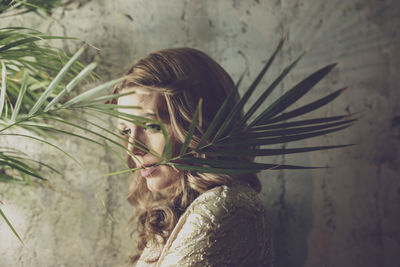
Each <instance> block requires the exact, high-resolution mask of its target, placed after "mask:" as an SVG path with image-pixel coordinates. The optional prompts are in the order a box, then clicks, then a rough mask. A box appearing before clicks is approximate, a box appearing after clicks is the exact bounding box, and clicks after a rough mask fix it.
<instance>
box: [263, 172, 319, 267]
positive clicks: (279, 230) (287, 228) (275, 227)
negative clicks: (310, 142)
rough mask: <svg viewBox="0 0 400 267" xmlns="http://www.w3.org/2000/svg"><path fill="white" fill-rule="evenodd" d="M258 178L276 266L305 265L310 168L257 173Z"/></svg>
mask: <svg viewBox="0 0 400 267" xmlns="http://www.w3.org/2000/svg"><path fill="white" fill-rule="evenodd" d="M260 180H261V182H262V185H263V192H262V193H261V194H262V195H261V198H262V201H263V204H264V206H265V207H266V210H267V214H268V217H269V223H270V227H271V230H272V233H273V239H274V253H275V267H299V266H304V264H305V262H306V259H307V253H308V251H307V250H308V247H307V245H308V244H307V237H308V234H309V233H310V231H311V227H312V217H313V215H312V195H313V183H312V174H311V171H310V170H302V171H271V172H269V173H268V172H267V173H265V174H264V175H260Z"/></svg>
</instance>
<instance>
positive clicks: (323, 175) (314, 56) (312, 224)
mask: <svg viewBox="0 0 400 267" xmlns="http://www.w3.org/2000/svg"><path fill="white" fill-rule="evenodd" d="M399 15H400V3H399V2H398V1H396V0H386V1H385V0H381V1H378V0H336V1H329V2H328V1H323V0H302V1H301V0H265V1H263V0H246V1H237V0H232V1H229V0H220V1H205V0H203V1H201V0H188V1H183V0H170V1H156V0H146V1H143V0H130V1H129V0H114V1H105V0H97V1H95V0H92V1H81V4H80V5H78V1H77V2H76V3H73V4H71V5H70V6H69V7H68V8H67V9H65V10H60V11H58V12H55V13H54V14H53V18H49V19H44V20H38V19H37V18H35V17H32V16H24V17H19V18H18V19H16V20H13V21H12V22H10V21H7V22H5V20H3V23H4V25H5V24H7V25H10V24H12V25H15V26H16V25H25V26H31V27H35V28H38V29H41V30H43V31H46V32H49V33H54V34H66V35H70V36H77V37H80V38H82V39H84V40H87V41H88V42H89V43H91V44H93V45H94V46H96V47H98V48H99V49H100V51H96V50H94V49H92V50H90V51H89V52H88V53H86V55H85V60H86V61H88V62H89V61H91V60H97V61H99V62H100V63H101V64H100V67H99V72H100V73H101V74H102V75H103V77H104V78H111V77H116V76H117V75H119V74H120V73H121V72H122V71H123V70H125V69H126V68H127V67H128V66H129V65H130V64H131V63H133V62H134V61H135V60H136V59H138V58H140V57H142V56H144V55H146V54H147V53H149V52H151V51H154V50H158V49H162V48H166V47H180V46H189V47H194V48H198V49H201V50H203V51H205V52H207V53H208V54H210V55H211V56H212V57H213V58H215V59H216V60H217V61H218V62H220V63H221V64H222V65H223V66H224V67H225V68H226V69H227V70H228V72H229V73H230V74H231V75H232V76H233V77H234V79H237V78H238V77H239V75H240V74H241V73H242V72H243V71H244V70H245V69H246V68H247V69H248V74H247V75H246V80H245V81H244V85H248V84H249V83H250V82H251V80H252V79H253V78H254V77H255V76H256V75H257V72H258V71H259V69H260V68H261V66H262V65H263V63H264V62H265V59H266V58H267V57H268V56H269V55H270V53H271V51H272V49H273V48H274V47H275V46H276V44H277V42H278V40H279V39H280V37H281V36H283V35H287V36H288V42H287V44H286V45H285V48H284V51H283V53H281V54H280V55H279V57H278V58H277V60H276V63H275V65H274V68H273V70H271V72H270V73H269V74H268V75H267V77H266V78H265V82H264V84H263V85H264V87H265V86H266V85H268V84H269V83H270V81H271V79H273V78H274V77H275V76H276V75H277V74H278V73H279V72H280V71H282V70H283V68H284V67H285V66H287V65H288V64H289V62H291V61H292V60H294V59H295V58H296V57H297V56H298V55H299V54H300V53H301V52H302V51H303V50H304V49H306V50H307V51H308V52H307V54H306V56H305V57H304V59H302V61H301V62H300V63H299V65H298V66H297V67H296V69H295V70H294V71H293V72H292V74H291V75H290V76H289V77H288V78H287V79H286V80H285V81H284V82H283V83H282V85H281V86H280V88H279V90H277V92H276V93H275V95H274V96H273V97H276V96H278V95H280V94H282V93H283V92H284V90H287V89H288V88H290V86H291V85H294V84H295V83H296V82H297V81H299V80H300V79H301V78H304V77H305V75H307V74H309V73H310V72H311V71H313V70H315V69H316V68H318V67H321V66H324V65H326V64H329V63H332V62H339V65H338V66H337V67H336V69H335V70H334V71H333V72H332V73H331V74H330V75H329V76H328V77H327V79H326V80H325V81H323V82H322V83H320V84H318V86H316V88H315V89H314V90H313V91H312V93H311V94H310V95H309V96H307V97H306V98H305V99H304V102H303V103H306V102H308V101H310V100H311V99H316V98H317V97H321V96H323V95H326V94H328V93H330V92H332V91H333V90H336V89H339V88H341V87H345V86H349V88H348V89H347V91H346V92H345V93H344V94H343V95H342V96H341V97H340V98H339V99H338V100H337V101H336V102H335V103H333V104H331V105H329V106H328V107H326V108H324V109H323V110H321V111H318V112H317V114H316V115H322V116H331V115H340V114H346V113H352V112H361V113H360V120H359V122H357V124H356V125H354V126H353V127H351V128H350V129H347V130H345V131H343V132H342V133H337V134H333V135H328V136H325V137H320V138H317V139H314V140H309V141H304V142H302V143H299V144H293V145H292V144H291V145H288V146H289V147H290V146H293V147H294V146H295V145H321V144H324V145H325V144H346V143H355V144H357V146H354V147H351V148H346V149H341V150H337V151H325V152H320V153H318V152H317V153H312V154H304V155H295V156H290V157H289V156H286V157H283V158H282V157H274V158H265V159H260V160H264V161H269V162H282V161H283V162H286V163H292V164H307V165H317V166H321V165H322V166H325V165H328V166H330V167H331V168H329V169H323V170H313V171H271V172H264V173H262V175H260V177H261V179H262V181H263V186H264V189H263V193H262V199H263V202H264V203H265V206H266V207H267V210H268V212H269V214H270V219H271V224H272V228H273V231H274V235H275V246H276V254H277V264H276V265H277V266H279V267H290V266H307V267H319V266H329V267H331V266H332V267H336V266H363V267H364V266H365V267H369V266H390V267H391V266H399V262H400V256H399V255H400V175H399V173H400V172H399V171H400V159H399V153H400V122H399V121H400V119H399V118H400V106H399V103H400V102H399V100H400V91H399V88H398V82H399V79H398V74H397V70H398V69H399V67H400V66H399V65H400V55H399V52H398V51H397V49H396V48H397V47H398V46H399V44H400V42H399V41H400V40H399V38H400V35H399V29H400V16H399ZM1 26H3V24H2V25H1ZM59 45H60V46H61V47H63V48H64V49H66V50H67V51H71V52H73V51H75V50H76V49H77V47H78V46H79V44H78V43H77V42H75V43H74V42H70V41H68V42H62V43H59ZM244 87H245V86H244ZM244 87H243V88H244ZM260 89H261V88H260ZM259 94H260V93H259V92H258V95H259ZM256 98H257V94H256V95H255V96H254V97H253V100H254V99H256ZM272 99H273V98H272ZM316 115H315V116H316ZM10 142H11V144H12V145H18V146H19V147H21V148H22V149H26V150H27V151H29V152H30V153H31V154H32V155H33V157H35V158H41V159H48V160H51V161H52V162H54V164H55V165H56V167H57V168H59V169H61V170H62V171H63V176H62V177H52V178H51V184H52V188H50V189H49V188H45V187H35V188H30V187H20V186H10V185H3V184H1V185H0V199H1V200H2V201H3V202H5V205H3V206H2V208H3V209H4V211H5V212H6V213H7V215H8V216H9V217H10V219H11V220H12V221H13V223H14V225H15V226H16V228H17V230H18V231H19V232H20V233H21V234H22V237H23V238H24V241H25V247H22V246H21V245H20V244H19V243H18V241H17V240H16V239H15V238H14V236H13V235H12V234H11V233H10V231H9V229H8V228H7V227H6V226H5V223H4V222H3V221H1V220H0V266H1V267H3V266H125V265H126V263H127V255H128V254H129V252H130V249H131V246H132V244H131V242H130V241H129V238H128V231H127V229H126V226H127V220H128V218H129V216H130V215H131V212H132V211H131V209H130V207H129V205H128V204H127V203H126V201H125V196H126V193H127V184H128V179H127V178H126V177H110V178H105V177H103V176H102V174H104V173H106V172H109V171H113V170H117V169H118V168H119V165H118V163H117V161H116V160H115V159H113V158H112V156H111V155H110V154H109V153H108V152H107V151H104V150H102V149H99V148H98V147H95V146H91V145H88V144H87V143H82V142H81V141H78V140H74V139H62V140H60V145H62V146H63V147H64V148H66V150H67V151H68V152H71V153H73V154H75V155H80V158H81V159H82V161H83V164H84V167H83V168H79V167H78V166H77V165H75V164H74V163H73V162H71V161H68V160H65V159H64V158H62V156H61V155H60V154H58V153H56V152H54V151H47V150H43V148H42V147H41V146H39V145H36V144H31V143H24V142H15V141H10Z"/></svg>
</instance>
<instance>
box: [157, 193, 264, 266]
mask: <svg viewBox="0 0 400 267" xmlns="http://www.w3.org/2000/svg"><path fill="white" fill-rule="evenodd" d="M265 223H266V222H265V213H264V208H263V206H262V205H261V203H260V201H259V200H258V198H257V197H256V194H255V193H254V191H252V189H251V188H249V187H246V186H235V187H227V186H220V187H218V188H214V189H212V190H210V191H208V192H206V193H204V194H203V195H201V196H200V197H199V198H198V199H196V200H195V201H194V202H193V203H192V205H190V206H189V208H188V209H187V210H186V212H185V213H184V215H183V216H182V217H181V218H180V220H179V221H178V224H177V225H176V227H175V228H174V230H173V232H172V233H171V236H170V237H169V239H168V241H167V243H166V244H165V246H164V248H163V250H162V252H161V256H160V258H159V260H158V263H157V266H161V267H167V266H202V267H203V266H270V261H271V257H270V254H271V253H270V249H271V246H270V236H269V234H268V232H267V229H266V227H265V226H266V224H265Z"/></svg>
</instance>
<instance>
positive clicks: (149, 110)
mask: <svg viewBox="0 0 400 267" xmlns="http://www.w3.org/2000/svg"><path fill="white" fill-rule="evenodd" d="M129 92H132V94H128V95H124V96H121V97H119V98H118V105H121V106H137V107H138V108H119V111H120V112H124V113H130V114H132V115H136V116H144V117H149V116H151V115H154V117H157V118H160V117H163V115H165V113H168V112H167V111H166V109H165V105H163V102H164V101H163V97H162V96H161V95H160V94H159V93H157V92H154V91H152V90H149V89H145V88H141V87H130V88H126V89H123V90H122V91H121V93H122V94H125V93H129Z"/></svg>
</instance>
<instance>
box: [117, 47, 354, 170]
mask: <svg viewBox="0 0 400 267" xmlns="http://www.w3.org/2000/svg"><path fill="white" fill-rule="evenodd" d="M282 46H283V40H281V41H280V42H279V44H278V46H277V48H276V49H275V51H274V52H273V54H272V56H271V57H270V58H269V59H268V60H267V63H266V64H265V66H264V67H263V68H262V70H261V71H260V73H259V74H258V76H257V77H256V79H255V80H254V81H253V83H252V84H251V85H250V87H249V88H248V89H247V91H246V92H245V93H244V95H243V97H241V99H240V100H239V102H238V103H237V104H236V106H235V107H234V108H233V109H231V108H230V106H232V105H231V104H232V101H233V99H234V96H235V94H236V93H237V91H238V88H239V85H240V82H241V79H242V77H241V78H240V79H239V82H238V83H237V84H236V86H235V87H234V88H233V89H232V90H231V92H230V93H229V94H228V96H227V98H226V99H225V101H224V103H223V104H222V105H221V107H220V109H219V110H218V112H217V113H216V115H215V117H214V119H213V120H212V122H211V123H210V125H209V127H208V128H207V130H206V132H205V133H204V134H203V135H202V138H201V139H200V141H199V142H198V144H197V146H196V148H195V149H194V150H189V149H188V144H189V143H190V142H191V141H192V139H193V133H194V127H195V126H196V124H197V123H198V116H199V114H198V111H199V109H200V107H201V102H199V104H198V107H197V109H196V112H195V114H194V116H193V119H192V123H191V124H190V126H189V129H188V132H187V136H186V138H185V142H184V145H183V148H182V149H181V151H180V153H179V155H178V156H176V157H173V158H171V159H170V160H166V159H165V158H164V160H162V161H160V162H159V163H157V165H158V164H166V165H170V166H174V167H176V168H178V169H181V170H185V171H196V172H209V173H225V174H245V173H255V172H259V171H261V170H268V169H307V168H315V167H311V166H294V165H281V164H266V163H254V162H243V161H240V157H243V156H250V157H255V156H275V155H285V154H295V153H304V152H312V151H319V150H327V149H334V148H342V147H347V146H349V145H332V146H314V147H297V148H285V149H277V148H266V147H265V146H276V145H279V144H283V143H289V142H295V141H299V140H304V139H309V138H313V137H317V136H322V135H326V134H329V133H333V132H337V131H340V130H343V129H346V128H348V127H350V126H351V125H353V124H354V123H355V121H356V119H355V118H353V116H352V115H345V116H335V117H329V118H315V119H308V120H296V119H297V118H298V117H299V116H301V115H304V114H307V113H310V112H312V111H314V110H317V109H318V108H321V107H323V106H325V105H327V104H328V103H330V102H331V101H333V100H334V99H336V98H337V97H338V96H339V95H340V94H341V93H342V92H343V91H344V90H345V89H346V88H343V89H339V90H337V91H334V92H333V93H331V94H329V95H327V96H325V97H323V98H320V99H318V100H315V101H313V102H311V103H309V104H306V105H303V106H301V107H299V108H296V109H293V110H290V111H288V109H289V108H290V107H291V106H292V105H293V104H294V103H296V102H297V101H298V100H299V99H300V98H301V97H303V96H304V95H305V94H307V93H308V92H309V91H310V90H311V89H312V88H313V87H314V86H315V85H316V84H317V83H318V82H320V81H321V80H322V79H323V78H324V77H325V76H326V75H328V74H329V72H330V71H331V70H332V69H333V68H334V67H335V66H336V64H330V65H328V66H325V67H323V68H321V69H319V70H317V71H315V72H314V73H312V74H311V75H309V76H308V77H306V78H305V79H304V80H302V81H300V82H299V83H298V84H297V85H295V86H294V87H292V88H291V89H289V90H288V91H287V92H286V93H284V94H283V95H282V96H281V97H279V98H278V99H277V100H276V101H274V102H273V103H272V104H270V105H269V106H267V107H266V108H263V105H262V104H263V103H264V102H265V101H266V99H267V98H268V96H270V95H271V93H272V92H273V90H274V89H275V88H276V87H277V85H278V84H279V83H280V82H281V81H282V80H283V79H284V78H285V77H286V76H287V75H288V74H289V72H290V71H291V70H292V69H293V68H294V67H295V65H296V64H297V63H298V62H299V60H300V59H301V58H302V57H303V56H304V54H302V55H300V56H299V57H298V58H297V59H295V60H294V61H293V62H292V63H290V64H289V66H288V67H286V68H285V69H284V70H283V71H282V73H281V74H280V75H279V76H278V77H277V78H276V79H275V80H273V82H272V83H271V84H270V85H269V86H268V87H267V88H266V89H265V90H264V92H263V93H262V94H261V97H260V98H259V99H257V101H256V102H255V103H254V104H253V105H251V107H250V109H249V110H248V111H247V112H246V113H245V114H244V116H243V117H241V110H242V108H243V107H244V106H245V105H247V104H248V100H249V99H250V96H251V94H252V93H253V92H254V91H255V89H256V88H257V86H258V85H259V84H260V81H261V80H262V78H263V76H264V75H265V73H266V72H267V70H268V69H269V68H270V66H271V64H273V61H274V59H275V57H276V55H277V54H278V53H279V51H280V50H281V49H282ZM115 112H116V113H115V114H117V113H118V112H117V111H115ZM256 113H258V114H259V115H257V116H256V117H255V118H253V119H252V117H253V116H254V114H256ZM288 120H289V121H288ZM167 143H168V142H167ZM194 154H200V155H205V156H206V158H199V157H195V156H194ZM228 158H229V160H227V159H228ZM131 170H133V169H131ZM131 170H129V169H128V170H124V171H119V172H115V173H113V174H120V173H125V172H129V171H131Z"/></svg>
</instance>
